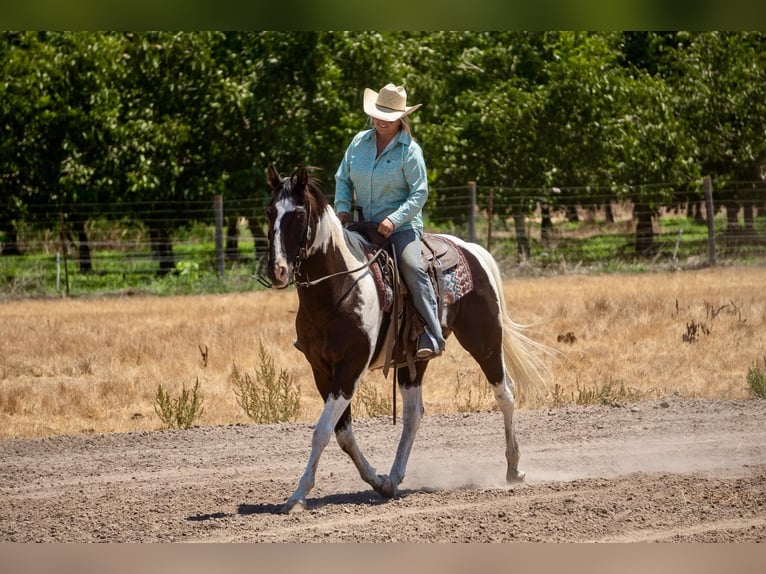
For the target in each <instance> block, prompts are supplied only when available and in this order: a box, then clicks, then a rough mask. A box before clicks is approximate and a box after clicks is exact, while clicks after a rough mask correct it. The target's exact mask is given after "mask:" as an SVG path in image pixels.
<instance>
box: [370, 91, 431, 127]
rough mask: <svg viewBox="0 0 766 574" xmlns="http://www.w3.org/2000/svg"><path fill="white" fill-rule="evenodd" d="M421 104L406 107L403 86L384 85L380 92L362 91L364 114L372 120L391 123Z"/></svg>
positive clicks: (405, 92)
mask: <svg viewBox="0 0 766 574" xmlns="http://www.w3.org/2000/svg"><path fill="white" fill-rule="evenodd" d="M422 105H423V104H417V105H414V106H407V91H406V90H405V89H404V86H395V85H393V84H386V85H385V86H383V87H382V88H381V89H380V92H376V91H375V90H371V89H370V88H365V89H364V113H366V114H367V115H368V116H370V117H372V118H376V119H379V120H384V121H387V122H393V121H396V120H398V119H399V118H401V117H402V116H406V115H408V114H410V113H412V112H414V111H415V110H417V109H418V108H419V107H420V106H422Z"/></svg>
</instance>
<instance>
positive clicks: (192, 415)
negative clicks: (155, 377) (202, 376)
mask: <svg viewBox="0 0 766 574" xmlns="http://www.w3.org/2000/svg"><path fill="white" fill-rule="evenodd" d="M202 403H203V399H202V397H201V395H200V394H199V378H197V380H196V382H195V383H194V387H192V389H191V390H188V389H187V388H186V386H185V385H184V386H183V388H182V389H181V394H180V395H179V396H178V397H175V398H173V397H171V396H170V393H168V392H167V391H166V390H165V389H164V388H163V386H162V383H160V384H159V385H157V392H156V393H155V397H154V411H155V412H156V413H157V415H158V416H159V417H160V420H161V421H162V422H163V423H164V424H165V426H167V427H168V428H177V429H188V428H189V427H191V426H192V425H193V424H194V421H196V420H197V419H198V418H199V417H201V416H202V413H203V412H204V409H203V408H202Z"/></svg>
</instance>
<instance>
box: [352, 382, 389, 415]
mask: <svg viewBox="0 0 766 574" xmlns="http://www.w3.org/2000/svg"><path fill="white" fill-rule="evenodd" d="M354 402H355V403H356V407H357V408H358V407H362V408H364V412H365V413H367V416H368V417H379V416H383V415H387V414H390V413H391V412H392V410H393V407H392V404H393V401H392V398H391V397H390V396H389V395H388V394H387V393H381V392H380V391H379V390H378V388H377V387H376V386H375V385H373V384H371V383H369V382H368V381H363V382H362V384H361V385H359V388H358V389H357V390H356V394H355V395H354Z"/></svg>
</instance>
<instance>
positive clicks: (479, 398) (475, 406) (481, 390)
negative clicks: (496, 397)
mask: <svg viewBox="0 0 766 574" xmlns="http://www.w3.org/2000/svg"><path fill="white" fill-rule="evenodd" d="M474 388H476V389H477V390H476V393H475V394H474ZM489 389H490V387H489V385H488V384H481V382H480V384H478V385H465V384H463V379H462V377H461V375H460V371H458V372H457V382H456V383H455V392H454V394H453V398H452V402H453V404H454V405H455V409H456V410H457V412H459V413H473V412H478V411H481V410H483V409H485V408H487V406H488V405H487V403H488V402H489V399H490V390H489Z"/></svg>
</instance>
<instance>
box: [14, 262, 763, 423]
mask: <svg viewBox="0 0 766 574" xmlns="http://www.w3.org/2000/svg"><path fill="white" fill-rule="evenodd" d="M764 285H766V269H763V268H752V267H748V268H718V269H707V270H700V271H686V272H679V273H675V274H673V273H663V274H644V275H630V276H626V275H604V276H561V277H553V278H534V279H513V280H508V281H507V282H506V284H505V290H506V297H507V300H508V303H509V307H510V309H511V313H512V315H513V316H514V318H515V319H516V320H517V321H519V322H522V323H525V324H530V325H533V327H532V335H533V337H534V338H535V339H537V340H538V341H540V342H542V343H544V344H545V345H547V346H549V347H551V348H552V349H553V350H554V354H553V355H552V356H550V357H549V358H548V359H547V361H548V363H549V364H550V367H551V371H552V375H553V378H552V381H551V387H550V388H549V389H548V393H549V397H551V396H552V393H553V392H554V391H555V392H556V393H557V396H558V398H559V399H562V397H563V399H564V402H567V401H573V400H575V399H576V396H577V393H578V390H580V391H582V390H583V389H587V390H594V389H599V388H602V387H603V386H604V385H612V386H614V387H620V386H622V387H623V388H625V389H629V390H630V391H631V393H633V395H632V396H639V397H647V396H664V395H669V394H673V393H676V392H677V393H680V394H681V395H683V396H696V397H710V398H746V397H747V396H748V390H747V383H746V377H747V371H748V368H749V367H751V366H752V365H753V364H754V362H755V361H757V360H759V359H760V358H762V357H763V356H764V351H765V350H766V344H765V342H766V335H765V333H766V297H764V287H763V286H764ZM296 306H297V297H296V294H295V292H294V291H293V290H289V291H286V292H271V291H268V292H263V291H260V292H254V293H250V294H234V295H215V296H199V297H179V298H142V297H136V298H107V299H87V300H84V299H79V300H78V299H73V300H30V301H7V302H3V303H0V341H2V343H0V438H4V437H12V436H19V437H22V436H23V437H31V436H45V435H50V434H61V433H82V432H111V431H117V432H120V431H129V430H141V429H156V428H160V427H161V426H162V423H161V421H160V420H159V418H158V417H157V415H156V414H155V412H154V406H153V405H154V398H155V392H156V389H157V386H158V385H159V384H162V385H163V387H165V388H166V389H167V390H168V391H169V392H171V394H175V393H178V392H179V391H180V389H181V387H182V385H184V384H185V385H186V386H187V387H188V386H190V385H193V384H194V382H195V380H196V379H197V378H199V381H200V392H201V394H202V396H203V397H204V401H205V412H204V415H203V416H202V418H201V420H200V421H199V422H200V424H204V425H215V424H229V423H237V422H247V421H248V419H247V416H246V415H245V414H244V412H243V411H242V410H241V409H240V408H239V406H238V405H237V402H236V397H235V394H234V389H233V385H232V382H231V371H232V365H234V364H236V365H237V366H238V367H240V368H243V369H247V370H252V369H254V368H256V367H257V365H258V350H259V341H261V340H263V342H264V345H265V347H266V349H267V351H268V352H269V353H270V354H271V356H272V357H273V359H274V362H275V365H276V366H277V368H280V369H282V368H284V369H286V370H287V371H288V373H289V374H290V375H292V376H294V377H295V381H296V382H298V383H299V384H300V385H301V389H302V393H301V396H302V398H301V403H302V404H301V419H302V420H307V421H313V420H315V419H316V418H317V416H318V414H319V412H320V409H321V402H320V400H319V399H318V395H317V393H316V391H315V389H314V386H313V381H312V380H311V376H310V370H309V368H308V364H307V363H306V361H305V359H304V358H303V356H302V355H301V354H300V353H299V352H298V351H296V350H295V349H294V348H293V346H292V340H293V337H294V319H295V311H296ZM692 322H695V323H696V324H698V325H701V326H704V329H700V330H699V331H698V338H697V340H696V342H694V343H688V342H684V341H683V339H682V337H683V335H684V334H687V333H688V327H687V325H690V324H691V323H692ZM567 333H572V335H569V336H566V335H567ZM559 339H561V341H559ZM200 348H202V349H203V350H204V349H205V348H207V353H208V355H207V360H206V361H205V360H203V356H202V353H201V351H200ZM389 376H390V375H389ZM426 379H427V380H426V383H425V388H424V400H425V403H426V411H427V412H455V411H457V410H458V408H459V407H460V406H461V404H463V402H462V401H457V400H456V398H455V385H456V384H461V385H476V384H485V383H484V379H483V377H482V376H481V374H480V371H479V369H478V366H477V365H476V364H475V363H474V362H473V361H472V359H470V357H469V356H468V355H467V354H466V353H465V352H464V351H463V350H462V349H461V348H460V346H459V344H458V343H457V342H456V341H455V340H454V339H452V338H451V339H450V340H449V342H448V345H447V352H446V353H445V356H443V357H442V358H441V359H439V360H438V361H434V362H433V363H432V365H431V367H430V369H429V372H428V374H427V375H426ZM366 384H368V385H374V386H375V388H377V389H378V390H379V392H380V393H381V395H383V394H384V393H385V394H387V395H388V396H390V393H391V388H390V387H391V384H390V381H386V380H384V379H383V378H382V375H381V374H380V372H379V371H377V372H374V373H371V374H369V375H368V376H367V380H366ZM554 385H558V386H557V387H555V388H554ZM474 396H476V397H479V396H481V395H479V394H478V393H476V394H475V395H474ZM551 400H552V399H551ZM398 402H399V403H401V401H398ZM490 403H491V401H490ZM481 406H482V408H483V407H485V406H486V407H487V408H489V406H490V405H481Z"/></svg>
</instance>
